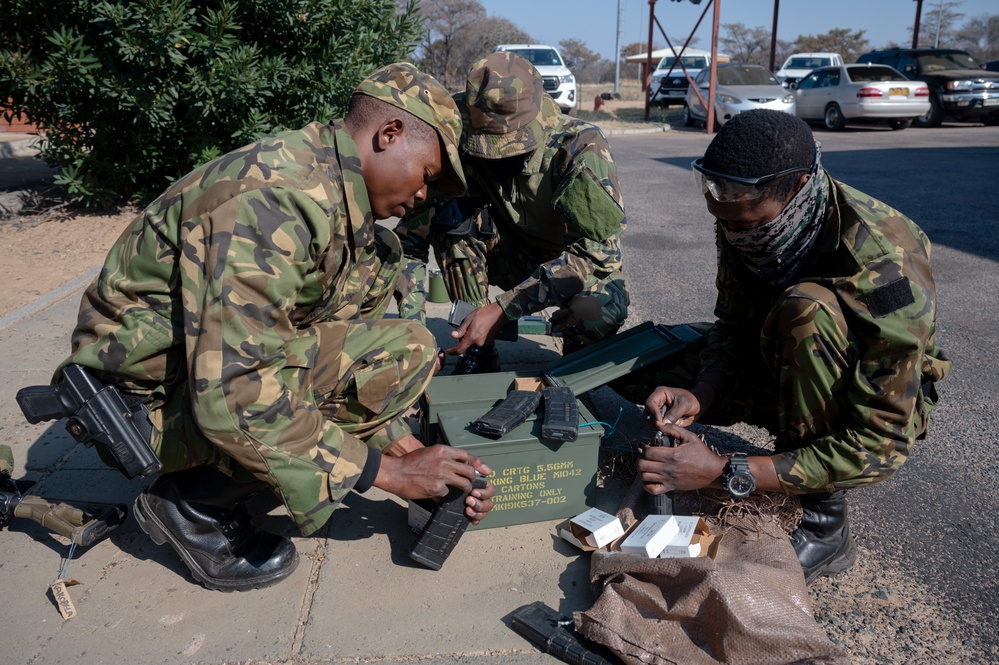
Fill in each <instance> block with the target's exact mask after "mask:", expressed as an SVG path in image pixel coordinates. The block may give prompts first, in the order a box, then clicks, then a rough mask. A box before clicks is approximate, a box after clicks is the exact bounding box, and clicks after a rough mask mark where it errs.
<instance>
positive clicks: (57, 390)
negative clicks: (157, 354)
mask: <svg viewBox="0 0 999 665" xmlns="http://www.w3.org/2000/svg"><path fill="white" fill-rule="evenodd" d="M62 377H63V378H62V382H61V383H57V384H55V385H52V386H30V387H28V388H22V389H21V390H19V391H17V404H18V406H20V407H21V412H22V413H23V414H24V417H25V418H26V419H27V421H28V422H29V423H31V424H33V425H34V424H36V423H40V422H42V421H44V420H55V419H56V418H68V419H69V420H67V422H66V431H67V432H69V433H70V435H72V437H73V438H74V439H76V441H77V443H82V444H83V445H85V446H92V445H94V444H95V443H96V444H98V447H97V451H98V453H100V455H101V459H102V460H104V461H105V463H107V464H109V465H110V466H115V467H117V468H118V469H119V470H120V471H121V472H122V473H124V474H125V475H126V476H128V477H129V478H135V477H137V476H141V477H146V476H148V475H150V474H152V473H155V472H157V471H159V470H160V469H162V468H163V464H162V463H161V462H160V460H159V458H158V457H156V454H155V453H154V452H153V449H152V448H151V447H150V445H149V439H150V436H151V435H152V430H153V425H152V423H151V422H150V420H149V411H148V410H146V407H145V406H144V405H142V404H134V405H132V406H129V405H127V404H126V403H125V400H123V399H122V397H121V394H120V393H119V392H118V389H117V388H115V387H114V386H111V385H104V384H103V383H101V382H100V381H98V380H97V379H95V378H94V377H93V376H91V375H90V374H89V373H87V371H86V370H85V369H84V368H83V367H82V366H80V365H67V366H66V367H65V368H63V371H62Z"/></svg>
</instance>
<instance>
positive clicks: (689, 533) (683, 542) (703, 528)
mask: <svg viewBox="0 0 999 665" xmlns="http://www.w3.org/2000/svg"><path fill="white" fill-rule="evenodd" d="M674 519H675V520H676V523H677V527H678V531H677V534H676V535H675V536H673V539H672V540H670V541H669V543H668V544H667V545H666V547H665V548H664V549H663V551H662V552H660V553H659V558H660V559H674V558H694V557H699V556H706V555H707V554H708V547H709V546H710V544H711V541H712V540H714V538H713V537H712V536H711V530H710V529H709V528H708V525H707V524H706V523H705V522H704V520H703V519H701V518H700V517H697V516H694V517H686V516H682V515H677V516H674Z"/></svg>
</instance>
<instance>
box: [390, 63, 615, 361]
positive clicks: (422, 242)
mask: <svg viewBox="0 0 999 665" xmlns="http://www.w3.org/2000/svg"><path fill="white" fill-rule="evenodd" d="M455 102H456V103H457V104H458V107H459V109H460V110H461V115H462V124H463V133H462V137H461V149H462V159H463V162H462V164H463V166H464V169H465V175H466V177H467V179H468V186H469V191H468V193H467V194H466V195H465V196H463V197H459V198H448V197H436V199H435V200H434V204H433V205H432V206H428V207H427V208H426V209H424V210H420V211H417V212H416V213H414V214H413V215H410V216H408V217H406V218H405V219H404V220H403V221H402V223H400V224H399V225H398V226H397V227H396V233H397V234H398V235H399V236H400V237H401V238H402V241H403V248H404V251H405V252H406V256H407V258H409V259H410V263H409V264H408V265H407V267H405V268H404V269H403V276H404V279H403V280H401V281H400V285H399V291H400V293H401V294H402V299H401V302H400V305H399V306H400V313H401V315H402V316H404V317H408V318H414V319H418V320H420V319H421V317H422V316H423V308H424V302H423V294H422V292H421V291H420V290H419V289H418V288H417V286H416V285H418V284H420V283H422V280H423V279H424V274H425V263H426V262H427V260H428V259H429V247H430V246H432V247H433V248H434V251H435V253H436V255H437V260H438V263H439V264H440V266H441V271H442V273H443V277H444V281H445V284H446V286H447V290H448V294H449V295H450V297H451V299H452V300H455V299H461V300H465V301H467V302H470V303H472V304H473V305H476V307H477V309H476V310H475V312H473V313H472V314H470V315H469V316H468V317H467V318H466V322H465V323H463V324H462V325H461V326H460V327H459V328H458V329H457V330H456V331H455V332H454V333H452V335H453V336H455V337H457V338H458V343H457V345H456V346H455V347H454V349H452V350H450V353H461V354H462V358H461V359H460V360H459V362H458V364H457V367H456V368H455V370H454V373H458V374H473V373H479V372H482V371H496V370H498V369H499V355H498V353H497V352H496V348H495V346H494V345H493V341H494V339H495V333H494V332H493V330H494V329H503V328H505V326H504V323H503V322H504V321H508V322H511V321H516V320H517V319H519V318H520V317H521V316H523V315H525V314H530V313H533V312H538V311H541V310H543V309H546V308H549V307H556V308H558V311H556V312H555V313H554V314H553V315H552V323H553V330H555V331H556V332H561V333H562V337H563V341H564V344H563V351H564V352H568V351H572V350H575V349H578V348H580V347H582V346H586V345H589V344H592V343H594V342H597V341H599V340H601V339H603V338H605V337H607V336H609V335H612V334H614V333H615V332H616V331H617V330H618V328H619V327H620V326H621V324H622V323H623V322H624V320H625V318H626V317H627V313H628V302H629V298H628V293H627V290H626V288H625V283H624V276H623V274H622V272H621V267H622V264H621V248H620V236H621V233H622V232H623V231H624V228H625V225H626V217H625V212H624V203H623V201H622V198H621V188H620V185H619V183H618V178H617V168H616V167H615V165H614V161H613V158H612V157H611V151H610V146H608V145H607V141H606V139H605V138H604V137H603V135H602V134H601V133H600V130H599V129H598V128H597V127H596V126H595V125H593V124H591V123H588V122H584V121H582V120H578V119H576V118H572V117H569V116H566V115H563V114H562V113H561V111H560V110H559V108H558V105H557V104H556V103H555V101H554V100H553V99H552V98H551V97H550V96H549V95H548V93H546V92H545V90H544V83H543V81H542V78H541V75H540V74H539V73H538V71H537V69H535V68H534V66H533V65H531V63H530V62H528V61H527V60H526V59H524V58H522V57H520V56H518V55H516V54H515V53H512V52H497V53H493V54H490V55H489V56H487V57H485V58H483V59H482V60H480V61H479V62H477V63H476V64H475V65H474V66H473V68H472V70H471V72H470V73H469V75H468V80H467V83H466V87H465V92H463V93H459V94H457V95H455ZM429 198H430V197H428V199H429ZM490 285H496V286H499V287H500V288H501V289H504V290H505V291H504V293H502V294H500V295H499V296H498V297H497V298H496V299H495V301H494V302H490V300H489V298H488V296H487V294H488V290H489V286H490Z"/></svg>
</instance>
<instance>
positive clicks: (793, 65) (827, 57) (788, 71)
mask: <svg viewBox="0 0 999 665" xmlns="http://www.w3.org/2000/svg"><path fill="white" fill-rule="evenodd" d="M842 64H843V56H841V55H840V54H839V53H795V54H794V55H792V56H791V57H789V58H788V59H787V60H785V61H784V65H783V66H782V67H781V68H780V69H778V70H777V73H776V74H774V76H776V77H777V80H778V81H780V83H781V85H783V86H784V87H785V88H793V87H794V86H795V85H797V84H798V81H799V80H801V79H802V78H804V77H805V76H806V75H807V74H808V72H810V71H812V70H813V69H818V68H819V67H833V66H835V65H842Z"/></svg>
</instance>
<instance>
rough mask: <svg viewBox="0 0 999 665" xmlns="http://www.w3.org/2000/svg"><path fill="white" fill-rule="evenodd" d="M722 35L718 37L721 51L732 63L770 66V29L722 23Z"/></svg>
mask: <svg viewBox="0 0 999 665" xmlns="http://www.w3.org/2000/svg"><path fill="white" fill-rule="evenodd" d="M721 27H722V30H724V31H725V32H724V34H722V35H721V36H719V38H718V44H719V46H720V47H721V50H722V51H724V52H725V53H727V54H728V55H729V56H731V58H732V62H740V63H745V64H753V65H762V66H764V67H768V66H769V65H770V29H769V28H764V27H763V26H757V27H755V28H747V27H746V26H745V25H743V24H742V23H723V24H722V26H721Z"/></svg>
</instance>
